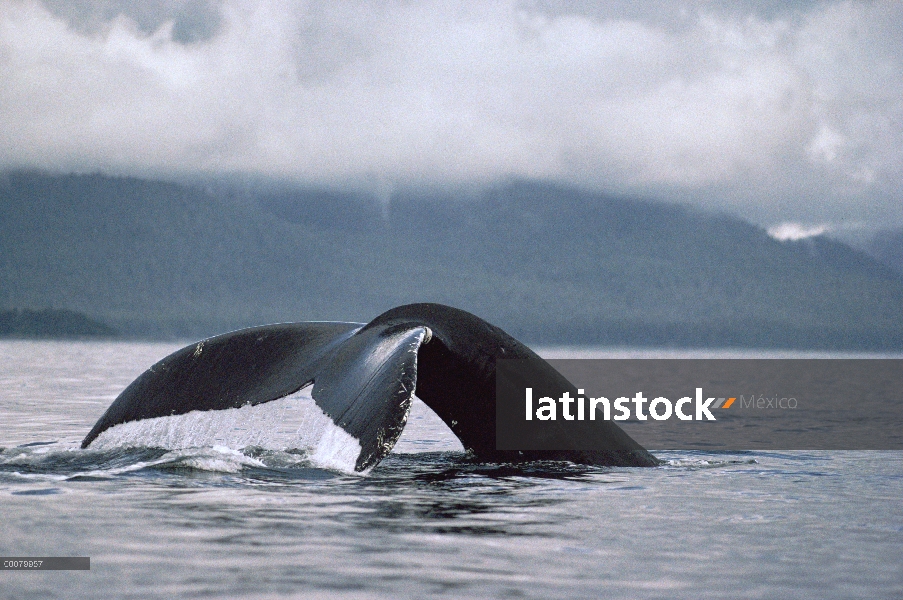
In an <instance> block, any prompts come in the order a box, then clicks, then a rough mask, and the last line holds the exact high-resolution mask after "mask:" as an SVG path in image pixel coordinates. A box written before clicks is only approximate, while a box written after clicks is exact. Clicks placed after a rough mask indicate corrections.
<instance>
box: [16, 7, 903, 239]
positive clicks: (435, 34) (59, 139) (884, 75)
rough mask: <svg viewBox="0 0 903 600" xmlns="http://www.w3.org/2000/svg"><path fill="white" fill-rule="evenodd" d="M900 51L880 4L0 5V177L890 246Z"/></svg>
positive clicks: (902, 161)
mask: <svg viewBox="0 0 903 600" xmlns="http://www.w3.org/2000/svg"><path fill="white" fill-rule="evenodd" d="M901 40H903V3H901V2H896V1H889V2H788V3H780V2H749V3H743V2H726V3H722V2H704V1H697V2H684V3H679V2H673V1H671V0H667V1H663V2H661V3H656V2H641V3H635V2H626V1H625V2H605V3H589V2H588V3H580V2H489V1H479V2H476V1H464V2H428V1H417V2H385V1H374V2H333V1H329V2H292V1H286V2H267V1H263V2H232V1H229V0H226V1H223V2H215V1H211V2H204V1H189V2H175V1H172V0H106V1H97V2H90V1H86V0H81V1H72V0H45V1H43V2H39V1H37V0H34V1H32V0H0V168H19V167H39V168H46V169H50V170H53V171H79V172H84V171H102V172H105V173H109V174H134V175H142V176H147V175H153V176H162V177H185V176H192V175H195V174H204V175H210V174H219V173H233V174H234V173H238V174H242V173H251V174H256V175H263V176H272V177H276V178H281V179H291V180H296V181H301V182H315V183H323V184H329V185H339V186H343V185H351V186H356V187H360V186H362V185H363V186H373V187H374V189H377V188H378V189H383V190H385V189H391V188H392V186H397V185H409V184H422V183H426V184H432V185H435V184H452V185H454V184H458V183H467V184H470V183H474V182H476V183H479V182H493V181H497V180H504V179H506V178H510V177H527V178H539V179H546V180H555V181H561V182H567V183H576V184H579V185H581V186H585V187H591V188H593V189H600V190H605V191H610V192H616V193H630V194H634V195H641V196H645V197H651V198H660V199H665V200H677V201H686V202H692V203H694V204H697V205H701V206H705V207H714V208H719V209H724V210H728V211H730V212H733V213H736V214H740V215H742V216H744V217H747V218H749V219H752V220H753V221H755V222H757V223H760V224H762V225H766V226H772V225H779V224H781V223H785V224H786V223H796V224H797V225H796V226H797V227H799V228H800V229H799V230H798V231H802V232H806V231H826V230H827V231H844V230H856V229H857V228H859V229H861V228H870V227H875V226H886V225H903V42H901ZM785 227H786V225H785ZM790 227H791V229H789V230H787V231H791V234H792V231H794V230H793V229H792V227H793V226H792V225H791V226H790Z"/></svg>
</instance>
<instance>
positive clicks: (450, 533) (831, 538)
mask: <svg viewBox="0 0 903 600" xmlns="http://www.w3.org/2000/svg"><path fill="white" fill-rule="evenodd" d="M176 347H177V346H175V345H171V344H143V343H128V342H26V341H4V342H0V423H2V429H0V448H2V450H0V510H2V512H3V518H2V519H0V554H2V555H6V556H90V557H91V571H72V572H21V571H17V572H11V571H4V572H0V596H2V597H10V598H89V597H90V598H94V597H98V596H100V595H101V594H102V595H104V596H108V597H121V598H146V597H161V598H162V597H167V598H172V597H187V598H191V597H228V598H290V597H305V596H310V597H322V596H325V595H336V596H338V597H352V598H371V597H387V598H388V597H392V598H396V597H423V596H428V595H435V596H445V597H452V598H459V597H515V598H550V597H569V598H597V597H612V598H638V597H639V598H734V597H744V598H788V597H806V598H864V597H869V598H901V597H903V509H901V502H900V498H901V497H903V453H901V452H851V451H846V452H827V451H825V452H780V453H778V452H761V451H756V452H746V453H719V454H713V453H704V452H657V455H658V456H659V457H660V458H662V459H664V460H665V461H666V463H665V465H664V466H662V467H659V468H653V469H627V468H619V469H612V468H587V467H579V466H574V465H569V464H566V463H547V464H542V463H540V464H533V465H529V466H526V467H524V466H511V465H496V464H481V463H477V462H474V461H472V460H470V459H469V458H468V457H467V456H466V455H465V454H464V453H463V452H462V451H461V446H460V444H459V443H458V442H457V440H456V439H454V437H453V436H452V435H451V433H450V432H449V431H448V429H447V428H445V426H444V425H443V424H442V423H441V421H439V420H438V419H437V418H436V417H435V415H433V414H432V413H431V412H430V411H429V409H427V408H426V407H425V406H424V405H423V404H422V403H419V401H418V402H417V403H415V406H414V410H413V412H412V416H411V419H410V421H409V424H408V426H407V428H406V430H405V434H404V435H403V436H402V439H401V440H400V441H399V443H398V445H397V446H396V449H395V451H394V452H393V453H392V454H391V455H390V456H389V457H388V458H387V459H386V460H385V461H383V462H382V463H381V464H380V465H379V466H378V467H377V468H375V469H374V470H373V471H372V472H371V473H369V474H368V475H367V476H364V477H362V476H360V475H350V474H347V473H343V472H341V471H336V470H329V469H325V468H321V467H317V466H316V465H315V464H312V463H311V460H310V457H309V456H307V455H305V453H304V452H303V451H300V450H298V449H294V448H291V447H281V446H283V445H285V442H284V440H285V439H290V437H291V435H290V434H291V433H292V431H293V430H292V428H291V427H289V426H288V425H286V426H283V427H282V428H281V430H280V427H279V426H274V423H276V424H278V423H280V422H283V421H280V419H284V420H285V422H286V423H289V422H290V417H291V415H288V416H286V411H285V410H283V411H282V412H281V413H280V412H279V411H278V410H275V411H270V412H269V413H260V414H256V415H255V416H254V417H253V419H252V420H256V421H255V422H256V426H255V425H254V423H249V424H247V427H245V426H244V425H242V424H240V423H237V422H230V423H229V424H228V428H230V429H231V431H227V432H224V433H223V435H222V437H221V438H219V437H218V438H215V439H213V438H210V439H205V444H203V445H201V446H199V447H183V446H185V444H176V446H178V447H166V448H156V447H148V446H147V445H141V444H138V445H134V446H129V445H128V444H125V445H121V444H120V445H116V444H109V445H107V446H106V447H101V448H100V449H88V450H80V449H78V445H79V443H80V441H81V439H82V438H83V437H84V435H85V434H86V433H87V431H88V430H89V429H90V428H91V426H92V425H93V424H94V422H95V421H96V419H97V418H98V417H99V416H100V415H101V414H102V413H103V411H104V410H105V409H106V407H107V406H108V405H109V404H110V403H111V402H112V401H113V399H114V398H115V397H116V396H117V395H118V394H119V392H120V391H121V390H122V389H123V388H124V387H125V386H126V385H128V383H130V382H131V381H132V379H134V378H135V377H136V376H137V375H138V374H140V373H141V372H142V371H143V370H144V369H146V368H147V367H148V366H149V365H150V364H152V363H153V362H155V361H156V360H158V359H160V358H162V357H163V356H164V355H166V354H167V353H169V352H170V351H172V350H175V349H176ZM545 354H546V355H547V356H555V357H562V356H575V357H579V356H586V357H589V356H592V357H598V356H618V357H635V356H640V357H643V356H675V357H676V356H701V355H702V356H712V355H717V356H720V355H721V354H718V353H712V352H704V353H699V352H694V353H681V352H680V351H667V352H665V351H659V352H651V351H647V350H641V351H638V350H616V351H586V350H580V349H554V350H549V351H547V352H546V353H545ZM738 354H739V355H741V356H750V357H761V356H768V354H763V353H736V352H733V353H724V356H731V357H736V356H737V355H738ZM803 355H804V356H812V354H811V353H805V354H803ZM781 356H788V355H787V354H781ZM816 356H832V357H837V356H839V355H837V354H831V355H817V354H816ZM255 427H256V429H255ZM252 430H253V431H252ZM280 435H281V436H282V437H281V438H280V437H279V436H280ZM249 436H251V437H249ZM255 436H256V437H255ZM183 441H184V440H183ZM249 441H250V442H253V443H248V442H249ZM289 445H291V444H289Z"/></svg>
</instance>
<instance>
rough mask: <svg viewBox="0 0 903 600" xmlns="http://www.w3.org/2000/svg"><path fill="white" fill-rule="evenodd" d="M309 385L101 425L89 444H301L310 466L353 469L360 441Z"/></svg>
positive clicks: (231, 447)
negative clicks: (265, 397) (262, 399)
mask: <svg viewBox="0 0 903 600" xmlns="http://www.w3.org/2000/svg"><path fill="white" fill-rule="evenodd" d="M312 387H313V386H307V387H305V388H303V389H301V390H299V391H297V392H295V393H294V394H291V395H290V396H286V397H285V398H281V399H279V400H274V401H272V402H267V403H265V404H259V405H257V406H250V405H246V406H242V407H241V408H230V409H226V410H212V411H192V412H190V413H187V414H184V415H175V416H169V417H157V418H153V419H144V420H141V421H132V422H130V423H122V424H120V425H116V426H114V427H111V428H110V429H108V430H106V431H104V432H103V433H102V434H101V435H100V436H99V437H98V438H97V439H96V440H95V441H94V443H92V444H91V448H92V449H97V450H108V449H112V448H122V447H126V448H128V447H149V448H165V449H168V450H186V449H191V448H215V449H217V450H218V452H219V453H220V454H222V453H223V452H224V451H225V452H228V451H239V450H241V449H244V448H248V447H250V446H253V447H257V448H261V449H264V450H272V451H284V450H301V451H303V452H304V454H305V458H306V459H307V460H308V461H309V462H310V464H311V465H313V466H316V467H322V468H326V469H332V470H337V471H342V472H345V473H354V472H355V471H354V466H355V463H356V462H357V459H358V457H359V456H360V453H361V444H360V442H359V441H358V440H357V439H356V438H355V437H353V436H352V435H350V434H349V433H348V432H346V431H345V430H344V429H342V428H341V427H338V426H337V425H336V424H335V423H333V421H332V419H331V418H330V417H329V416H328V415H327V414H326V413H324V412H323V411H322V410H321V409H320V407H319V406H317V404H316V402H315V401H314V399H313V398H312V397H311V395H310V394H311V390H312Z"/></svg>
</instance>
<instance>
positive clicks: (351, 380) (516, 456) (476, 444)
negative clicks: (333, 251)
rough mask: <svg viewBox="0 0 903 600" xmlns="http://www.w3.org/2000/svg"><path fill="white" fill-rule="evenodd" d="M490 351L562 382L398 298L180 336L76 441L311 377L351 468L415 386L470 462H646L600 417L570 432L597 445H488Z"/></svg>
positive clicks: (455, 317) (366, 457) (487, 333)
mask: <svg viewBox="0 0 903 600" xmlns="http://www.w3.org/2000/svg"><path fill="white" fill-rule="evenodd" d="M500 359H535V360H536V361H539V364H540V365H545V366H546V367H547V368H548V371H547V372H545V373H543V374H544V375H545V376H547V377H549V378H552V379H555V380H556V381H557V382H558V383H559V384H561V385H564V386H569V385H570V384H569V383H567V382H566V381H565V380H564V379H563V378H562V377H561V376H560V375H559V374H558V373H557V372H555V371H554V369H552V367H551V366H548V365H547V364H546V363H544V362H542V361H541V359H540V358H539V357H538V356H537V355H536V354H535V353H534V352H533V351H532V350H530V349H529V348H528V347H527V346H525V345H524V344H522V343H521V342H519V341H517V340H516V339H514V338H513V337H511V336H510V335H508V334H507V333H505V332H504V331H502V330H501V329H499V328H498V327H495V326H493V325H491V324H489V323H487V322H486V321H484V320H482V319H480V318H479V317H476V316H474V315H472V314H470V313H468V312H465V311H463V310H459V309H455V308H451V307H448V306H443V305H441V304H410V305H406V306H400V307H397V308H393V309H391V310H389V311H387V312H385V313H383V314H382V315H380V316H378V317H377V318H375V319H374V320H373V321H371V322H370V323H368V324H366V325H363V324H359V323H324V322H314V323H288V324H279V325H266V326H262V327H253V328H250V329H243V330H240V331H235V332H231V333H227V334H224V335H219V336H216V337H212V338H209V339H206V340H203V341H201V342H198V343H196V344H192V345H190V346H187V347H185V348H182V349H181V350H178V351H177V352H175V353H173V354H171V355H169V356H167V357H166V358H164V359H162V360H161V361H159V362H158V363H156V364H155V365H153V366H152V367H151V368H150V369H148V370H147V371H145V372H144V373H143V374H142V375H141V376H139V377H138V378H137V379H136V380H135V381H134V382H132V383H131V384H130V385H129V386H128V387H127V388H126V389H125V390H124V391H123V392H122V393H121V394H120V395H119V397H118V398H116V400H115V401H114V402H113V404H111V405H110V407H109V408H108V409H107V411H106V412H105V413H104V415H103V416H102V417H101V418H100V420H98V421H97V423H96V424H95V425H94V427H93V428H92V429H91V431H90V432H89V433H88V435H87V436H86V437H85V439H84V441H83V442H82V448H87V447H88V446H89V445H90V444H91V442H93V441H94V440H95V439H96V438H97V437H98V436H99V435H100V434H101V433H103V432H104V431H105V430H107V429H109V428H110V427H113V426H115V425H118V424H121V423H127V422H131V421H138V420H142V419H150V418H155V417H165V416H171V415H181V414H186V413H188V412H191V411H196V410H200V411H204V410H224V409H229V408H239V407H241V406H245V405H248V404H250V405H258V404H263V403H266V402H270V401H273V400H278V399H280V398H284V397H286V396H289V395H291V394H293V393H295V392H297V391H298V390H300V389H301V388H303V387H305V386H307V385H309V384H311V383H313V389H312V391H311V396H312V397H313V399H314V401H315V402H316V404H317V405H318V406H319V407H320V409H321V410H322V411H323V412H324V413H325V414H326V415H328V416H329V417H330V418H331V419H332V421H333V422H334V423H335V424H336V425H337V426H339V427H341V428H342V429H343V430H344V431H345V432H347V433H348V434H350V435H351V436H353V437H354V438H355V439H356V440H358V442H359V443H360V446H361V450H360V454H359V455H358V458H357V460H356V463H355V466H354V468H355V470H356V471H361V472H362V471H366V470H368V469H370V468H372V467H373V466H375V465H376V464H377V463H379V461H381V460H382V459H383V458H385V456H386V455H387V454H388V453H389V452H390V451H391V450H392V447H393V446H394V445H395V442H396V441H397V440H398V437H399V436H400V435H401V432H402V430H403V428H404V425H405V423H406V422H407V417H408V413H409V411H410V407H411V403H412V402H413V397H414V395H415V393H416V395H417V396H418V397H419V398H420V399H421V400H423V401H424V402H425V403H426V404H427V405H428V406H429V407H430V408H432V409H433V411H434V412H435V413H436V414H437V415H438V416H439V417H440V418H441V419H442V420H443V421H444V422H445V423H446V424H447V425H448V426H449V428H450V429H451V430H452V432H453V433H454V434H455V435H456V436H457V437H458V438H459V439H460V440H461V443H462V444H463V445H464V448H465V449H467V450H469V451H471V452H473V454H474V455H475V456H476V457H477V458H478V459H481V460H489V461H503V462H523V461H532V460H569V461H572V462H576V463H583V464H598V465H612V466H652V465H655V464H658V461H657V460H656V459H655V458H654V457H653V456H652V455H651V454H649V453H648V452H647V451H646V450H645V449H644V448H643V447H642V446H640V445H639V444H637V443H636V442H635V441H634V440H633V439H632V438H630V437H629V436H628V435H627V434H626V433H624V432H623V431H622V430H621V429H620V428H619V427H618V426H617V425H615V424H614V423H611V422H607V421H601V422H596V423H595V424H594V429H593V430H591V431H590V430H586V431H585V432H583V433H580V432H578V433H577V435H586V436H590V435H592V436H594V437H596V438H597V439H598V438H599V437H600V436H601V437H602V438H603V441H604V444H603V446H602V447H601V448H600V447H599V444H598V442H597V443H595V444H594V445H593V446H592V447H596V448H599V449H596V450H535V451H511V450H497V449H496V443H495V435H496V429H495V428H496V398H495V385H496V382H495V374H496V371H495V368H496V361H497V360H500ZM570 387H571V388H572V387H573V386H570ZM550 435H551V436H552V437H553V438H554V437H555V436H559V437H560V438H561V439H560V440H559V441H560V444H559V445H558V446H557V447H561V448H575V447H581V445H580V444H579V443H577V444H575V440H574V439H572V438H573V436H574V435H575V434H574V431H573V430H571V431H569V432H567V433H565V432H564V431H563V430H558V431H556V430H554V429H553V430H551V432H550ZM577 441H578V442H579V440H577Z"/></svg>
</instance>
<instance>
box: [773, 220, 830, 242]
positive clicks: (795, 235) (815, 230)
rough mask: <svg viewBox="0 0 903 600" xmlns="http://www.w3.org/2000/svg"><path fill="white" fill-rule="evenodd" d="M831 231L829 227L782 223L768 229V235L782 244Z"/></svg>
mask: <svg viewBox="0 0 903 600" xmlns="http://www.w3.org/2000/svg"><path fill="white" fill-rule="evenodd" d="M829 231H831V228H830V227H829V226H828V225H803V224H801V223H781V224H780V225H775V226H773V227H769V228H768V235H770V236H771V237H773V238H774V239H776V240H780V241H782V242H786V241H793V242H795V241H798V240H804V239H806V238H810V237H815V236H818V235H824V234H826V233H828V232H829Z"/></svg>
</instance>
